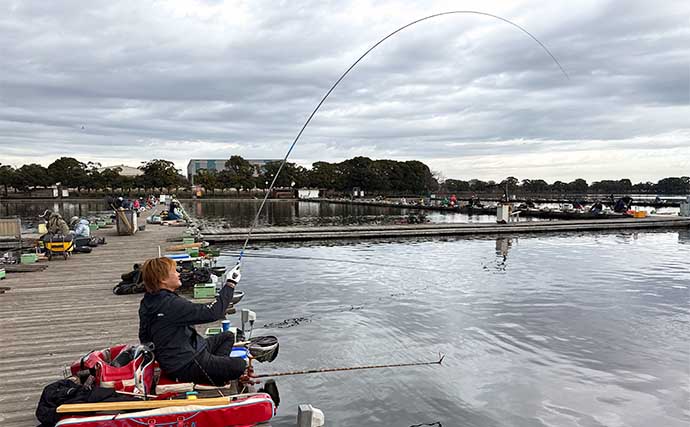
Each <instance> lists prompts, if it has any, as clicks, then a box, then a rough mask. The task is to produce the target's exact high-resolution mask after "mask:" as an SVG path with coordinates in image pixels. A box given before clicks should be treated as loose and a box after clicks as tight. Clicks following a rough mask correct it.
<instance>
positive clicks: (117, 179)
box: [97, 167, 123, 190]
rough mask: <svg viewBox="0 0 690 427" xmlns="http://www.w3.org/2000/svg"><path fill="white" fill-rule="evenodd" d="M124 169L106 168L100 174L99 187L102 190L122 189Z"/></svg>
mask: <svg viewBox="0 0 690 427" xmlns="http://www.w3.org/2000/svg"><path fill="white" fill-rule="evenodd" d="M120 172H122V168H120V167H114V168H105V169H103V170H102V171H101V172H100V173H99V174H98V182H97V187H98V188H99V189H102V190H107V189H111V190H114V189H116V188H122V179H123V177H122V175H120Z"/></svg>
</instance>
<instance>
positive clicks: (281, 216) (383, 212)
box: [183, 199, 496, 228]
mask: <svg viewBox="0 0 690 427" xmlns="http://www.w3.org/2000/svg"><path fill="white" fill-rule="evenodd" d="M183 203H184V204H186V205H189V206H190V209H188V212H194V215H195V216H196V217H197V218H200V219H204V220H210V221H213V222H215V223H218V224H220V226H221V227H226V228H227V227H247V226H249V225H250V224H251V222H252V221H253V220H254V216H255V215H256V211H257V209H258V208H259V205H260V204H261V201H260V200H231V199H230V200H213V199H207V200H194V201H184V202H183ZM420 215H423V216H425V217H426V219H427V220H428V221H429V222H432V223H452V222H494V221H495V220H496V218H495V217H493V216H490V215H474V216H468V215H465V214H460V213H454V212H434V211H420V210H417V209H405V208H400V207H394V206H368V205H349V204H339V203H328V202H306V201H297V200H269V201H267V202H266V205H265V206H264V209H263V211H262V213H261V216H260V217H259V225H260V226H266V225H278V226H289V225H295V226H312V225H314V226H320V225H321V226H324V225H359V224H362V225H364V224H406V223H408V222H409V220H410V217H411V216H412V217H415V219H419V217H420Z"/></svg>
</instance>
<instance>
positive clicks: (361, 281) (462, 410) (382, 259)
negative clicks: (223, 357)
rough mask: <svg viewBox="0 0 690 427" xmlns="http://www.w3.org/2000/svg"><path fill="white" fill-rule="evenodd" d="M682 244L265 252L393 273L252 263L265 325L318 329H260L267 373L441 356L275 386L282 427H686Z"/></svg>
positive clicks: (246, 284)
mask: <svg viewBox="0 0 690 427" xmlns="http://www.w3.org/2000/svg"><path fill="white" fill-rule="evenodd" d="M687 242H688V235H687V233H684V232H680V233H678V232H655V233H623V234H595V233H592V234H580V235H539V236H526V237H520V238H515V237H512V238H510V237H502V238H499V239H442V240H441V239H431V240H429V239H411V240H401V241H376V242H371V241H367V242H362V243H352V242H350V243H347V244H337V243H335V242H325V243H318V242H316V243H309V244H291V245H274V246H270V247H267V246H259V247H256V248H254V249H252V251H254V252H255V253H264V254H271V255H286V256H300V257H321V258H331V259H343V260H354V261H362V262H371V263H377V264H384V265H386V264H388V265H391V266H380V265H379V266H371V265H366V264H364V263H363V264H351V263H338V262H332V261H330V262H327V261H313V260H307V259H300V260H294V259H290V260H288V259H261V258H248V259H247V260H246V263H245V265H244V271H243V283H242V288H243V290H245V291H247V296H246V297H245V299H244V301H243V303H242V305H243V306H244V307H251V308H253V309H255V310H256V311H257V312H258V315H259V318H260V320H259V321H258V324H259V325H262V324H270V323H274V322H276V323H277V322H281V321H283V320H285V319H289V318H295V317H309V318H310V320H311V321H308V322H302V323H299V324H298V325H294V326H293V327H287V328H270V327H269V328H261V329H258V330H257V331H258V333H261V334H275V335H277V336H279V338H280V342H281V351H280V357H279V358H278V360H276V361H275V362H274V363H273V364H272V365H261V366H259V367H258V370H259V371H260V372H267V371H282V370H293V369H306V368H317V367H335V366H352V365H360V364H378V363H402V362H408V361H419V360H433V359H435V358H436V357H437V354H438V353H439V352H442V353H445V354H446V360H445V361H444V364H443V366H441V367H438V366H426V367H418V368H400V369H384V370H372V371H357V372H342V373H331V374H319V375H308V376H296V377H284V378H279V380H278V385H279V388H280V391H281V395H282V398H283V403H282V405H281V408H280V409H279V414H278V417H277V418H276V420H275V422H274V423H273V425H274V426H290V425H293V424H294V417H295V413H296V406H297V405H298V404H300V403H311V404H313V405H314V406H316V407H318V408H321V409H322V410H323V411H324V412H325V414H326V419H327V422H328V425H330V426H365V425H386V426H402V427H407V426H410V425H413V424H419V423H433V422H440V423H442V425H443V426H483V427H485V426H559V427H561V426H650V425H658V426H668V427H673V426H679V427H680V426H686V425H688V424H689V423H690V407H689V406H690V404H689V402H690V386H689V383H688V382H689V378H690V372H689V370H690V344H689V343H690V304H688V302H689V292H690V291H689V290H688V289H689V288H690V271H689V270H688V265H687V260H688V259H690V244H686V243H687ZM227 249H230V250H236V248H227ZM222 262H224V263H227V264H231V263H233V262H234V260H233V259H232V258H230V257H224V258H223V259H222ZM393 265H395V266H400V265H403V266H419V267H423V268H424V270H423V271H417V270H414V269H407V268H406V269H401V268H398V267H395V266H393ZM269 326H270V325H269Z"/></svg>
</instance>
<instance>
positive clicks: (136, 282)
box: [113, 264, 145, 295]
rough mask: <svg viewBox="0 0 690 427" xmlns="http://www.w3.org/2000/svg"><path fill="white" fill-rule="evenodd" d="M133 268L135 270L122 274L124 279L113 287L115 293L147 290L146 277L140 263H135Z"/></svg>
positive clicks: (121, 293) (134, 292)
mask: <svg viewBox="0 0 690 427" xmlns="http://www.w3.org/2000/svg"><path fill="white" fill-rule="evenodd" d="M133 268H134V270H132V271H130V272H129V273H124V274H123V275H121V276H120V278H122V281H121V282H120V283H118V284H117V285H115V287H114V288H113V293H114V294H115V295H129V294H138V293H142V292H144V291H145V289H144V278H143V277H142V275H141V270H140V269H139V264H134V267H133Z"/></svg>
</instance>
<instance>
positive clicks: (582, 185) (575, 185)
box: [568, 178, 589, 194]
mask: <svg viewBox="0 0 690 427" xmlns="http://www.w3.org/2000/svg"><path fill="white" fill-rule="evenodd" d="M588 190H589V185H587V181H585V180H584V179H582V178H578V179H576V180H575V181H571V182H569V183H568V191H570V192H571V193H581V194H584V193H587V191H588Z"/></svg>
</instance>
